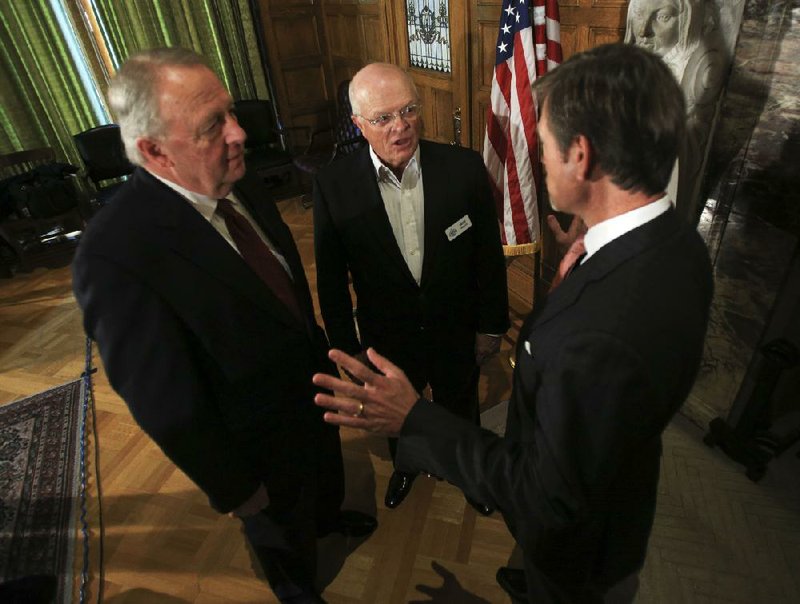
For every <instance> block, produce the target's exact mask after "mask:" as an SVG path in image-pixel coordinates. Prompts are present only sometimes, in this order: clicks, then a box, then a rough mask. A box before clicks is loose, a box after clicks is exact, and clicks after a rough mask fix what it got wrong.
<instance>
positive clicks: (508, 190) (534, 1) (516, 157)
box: [483, 0, 561, 255]
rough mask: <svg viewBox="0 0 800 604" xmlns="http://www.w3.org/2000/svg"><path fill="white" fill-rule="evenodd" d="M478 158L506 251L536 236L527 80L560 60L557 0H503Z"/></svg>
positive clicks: (522, 250) (523, 248)
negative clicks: (486, 176) (489, 185)
mask: <svg viewBox="0 0 800 604" xmlns="http://www.w3.org/2000/svg"><path fill="white" fill-rule="evenodd" d="M495 50H496V55H495V68H494V78H493V79H492V96H491V106H490V107H489V110H488V114H487V118H486V137H485V139H484V141H483V161H484V162H485V163H486V168H487V170H488V171H489V177H490V180H491V181H492V188H493V190H494V198H495V204H496V206H497V213H498V216H499V218H500V222H501V223H502V226H503V228H502V238H503V245H504V246H505V250H506V254H507V255H517V254H526V253H532V252H533V251H534V247H535V243H536V242H537V241H538V240H539V209H538V206H537V195H536V181H537V179H538V178H539V173H538V172H539V170H538V165H539V151H538V145H537V138H536V121H537V115H536V106H535V104H534V101H533V95H532V94H531V83H532V82H533V81H534V80H535V79H536V78H537V77H538V76H541V75H544V74H545V73H546V72H547V71H548V70H549V69H553V68H554V67H555V66H557V65H558V64H559V63H561V34H560V25H559V14H558V2H557V0H503V12H502V14H501V16H500V32H499V33H498V35H497V47H496V49H495Z"/></svg>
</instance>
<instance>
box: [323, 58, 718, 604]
mask: <svg viewBox="0 0 800 604" xmlns="http://www.w3.org/2000/svg"><path fill="white" fill-rule="evenodd" d="M534 92H535V93H536V97H537V101H538V104H539V107H540V110H541V116H540V117H541V119H540V122H539V136H540V139H541V144H542V162H543V164H544V167H545V170H546V173H547V176H546V183H547V190H548V192H549V195H550V200H551V204H552V205H553V207H554V208H555V209H557V210H560V211H562V212H567V213H569V214H573V215H574V216H576V217H578V218H580V219H582V220H583V222H584V223H585V224H586V226H587V227H588V231H587V232H586V234H585V237H584V238H583V239H580V238H579V239H578V240H576V242H575V244H574V245H573V246H572V249H571V250H570V251H569V252H568V254H567V256H565V258H567V257H572V258H575V259H578V258H580V256H581V253H580V251H579V250H578V249H577V248H580V247H583V248H585V256H584V257H583V260H582V263H581V264H579V265H576V266H575V267H574V268H573V270H572V272H571V273H568V270H567V268H568V267H567V266H566V263H562V267H561V269H562V270H561V271H560V274H562V275H566V278H565V279H564V280H563V281H562V282H561V283H560V284H559V285H558V286H557V287H556V288H555V289H554V290H552V291H551V292H550V293H549V294H548V296H547V299H546V300H545V302H544V304H542V305H541V306H540V307H538V308H537V311H536V312H535V313H533V314H532V315H531V316H529V317H528V318H527V319H526V321H525V323H524V324H523V326H522V329H521V330H520V336H519V341H518V345H517V353H516V358H517V365H516V368H515V371H514V389H513V392H512V398H511V402H510V405H509V411H508V420H507V428H506V435H505V437H498V436H496V435H494V434H492V433H490V432H487V431H483V430H481V429H480V428H478V427H476V426H474V425H472V424H470V423H468V422H464V421H462V420H460V419H458V418H456V417H453V416H452V415H451V414H449V413H447V411H446V410H444V409H441V408H440V407H438V406H436V405H432V404H430V403H429V402H428V401H427V400H425V399H423V398H420V396H419V394H418V393H417V391H416V390H415V388H414V387H413V385H412V384H411V383H410V382H409V380H408V379H407V378H406V377H405V375H404V374H403V372H402V370H400V369H399V368H398V367H397V366H395V365H394V364H392V363H391V362H390V361H389V360H387V359H386V358H385V357H383V356H381V355H379V354H377V353H376V352H375V351H374V350H369V351H368V352H367V356H368V358H369V361H370V362H371V363H372V364H373V365H374V366H375V367H377V369H378V370H379V372H380V373H377V372H373V371H371V370H370V369H368V368H367V367H365V366H364V365H363V364H361V363H359V362H358V360H356V359H354V358H352V357H349V356H348V355H346V354H344V353H343V352H341V351H338V350H334V351H331V353H330V355H329V356H330V358H331V359H333V360H334V361H335V362H337V363H339V364H340V365H341V366H342V367H343V368H344V369H345V370H347V371H349V372H350V373H351V374H353V375H354V376H355V377H356V378H357V379H358V380H360V381H362V382H363V385H361V386H360V385H358V384H355V383H350V382H345V381H342V380H338V379H336V378H333V377H332V376H330V375H322V374H318V375H316V376H314V382H315V383H316V384H317V385H319V386H321V387H324V388H330V389H334V390H336V391H337V393H339V394H341V395H346V396H347V397H350V398H334V397H333V396H330V395H327V394H319V395H317V403H318V404H320V405H322V406H325V407H328V408H330V409H334V410H338V411H340V413H338V414H337V413H327V414H326V415H325V419H326V421H329V422H331V423H334V424H338V425H346V426H351V427H357V428H363V429H367V430H371V431H375V432H380V433H385V434H394V435H399V437H400V438H399V443H398V453H397V467H398V468H400V469H401V470H403V471H415V470H426V471H429V472H432V473H434V474H436V475H438V476H441V477H443V478H445V479H446V480H448V481H450V482H452V483H453V484H455V485H456V486H458V487H459V488H461V489H463V490H464V491H465V493H468V494H469V495H470V496H471V497H474V498H476V499H478V500H480V501H485V502H487V503H489V504H490V505H493V506H495V507H496V508H497V509H498V510H500V512H502V514H503V517H504V519H505V521H506V523H507V524H508V526H509V529H510V530H511V532H512V534H513V535H514V538H515V539H516V541H517V543H518V544H519V546H520V547H521V549H522V551H523V554H524V566H525V569H524V576H523V577H522V578H520V577H518V576H517V575H516V573H514V571H513V570H512V569H507V568H502V569H500V570H499V571H498V581H499V582H500V583H501V585H503V586H504V588H505V589H506V590H507V591H509V592H510V593H512V597H513V598H514V599H515V601H517V600H523V599H525V600H527V601H529V602H531V603H533V602H537V603H541V602H631V601H632V600H633V598H634V596H635V594H636V590H637V588H638V572H639V570H640V569H641V567H642V565H643V563H644V558H645V553H646V550H647V541H648V538H649V535H650V530H651V528H652V523H653V516H654V513H655V503H656V488H657V484H658V475H659V463H660V456H661V434H662V432H663V431H664V429H665V427H666V426H667V424H668V423H669V421H670V419H671V418H672V417H673V415H674V414H675V413H676V412H677V410H678V409H679V407H680V406H681V404H682V403H683V401H684V399H685V398H686V396H687V394H688V393H689V390H690V388H691V386H692V383H693V381H694V378H695V375H696V373H697V369H698V367H699V363H700V358H701V354H702V348H703V339H704V334H705V329H706V324H707V321H708V308H709V304H710V300H711V294H712V282H711V267H710V263H709V258H708V253H707V251H706V249H705V246H704V244H703V242H702V240H701V239H700V237H699V235H698V234H697V232H696V231H695V230H694V229H692V228H691V227H690V226H688V225H686V224H685V223H684V222H683V221H682V220H680V219H679V218H678V217H677V215H676V213H675V210H674V209H673V208H672V206H671V204H670V200H669V199H668V198H667V197H666V196H665V195H664V193H663V191H664V188H665V187H666V185H667V182H668V181H669V177H670V173H671V171H672V165H673V163H674V161H675V157H676V154H677V150H678V147H679V144H680V141H681V139H682V137H683V135H684V125H685V119H686V118H685V110H684V101H683V95H682V93H681V90H680V88H679V87H678V84H677V82H676V81H675V79H674V77H673V76H672V74H671V73H670V71H669V69H668V68H667V67H666V66H665V65H664V63H663V62H662V61H661V60H660V59H659V58H658V57H657V56H656V55H654V54H652V53H650V52H648V51H646V50H644V49H641V48H637V47H634V46H630V45H624V44H615V45H607V46H601V47H598V48H595V49H593V50H590V51H588V52H585V53H581V54H578V55H575V56H573V57H571V58H570V59H569V60H568V61H566V62H564V63H563V64H562V65H561V66H559V67H558V68H557V69H555V70H554V71H552V72H551V73H548V74H547V75H546V76H545V77H543V78H542V79H539V80H537V81H536V83H535V84H534ZM520 579H521V580H520Z"/></svg>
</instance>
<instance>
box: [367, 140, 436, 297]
mask: <svg viewBox="0 0 800 604" xmlns="http://www.w3.org/2000/svg"><path fill="white" fill-rule="evenodd" d="M369 155H370V157H371V158H372V164H373V165H374V166H375V175H376V177H377V179H378V188H379V189H380V191H381V198H382V199H383V205H384V206H385V207H386V214H387V215H388V216H389V224H391V226H392V232H393V233H394V238H395V239H396V240H397V245H398V247H399V248H400V253H401V254H402V255H403V259H404V260H405V261H406V264H407V265H408V270H410V271H411V274H412V275H413V276H414V279H415V280H416V282H417V284H419V282H420V280H421V279H422V258H423V255H424V253H425V203H424V196H423V193H422V167H421V166H420V164H419V147H417V150H416V151H415V152H414V156H413V157H412V158H411V160H410V161H409V162H408V165H407V166H406V167H405V169H404V170H403V177H402V178H401V179H400V180H398V179H397V176H395V174H394V172H392V171H391V169H389V168H387V167H386V166H385V165H384V164H383V162H382V161H381V160H380V158H379V157H378V156H377V155H376V154H375V151H373V149H372V147H370V148H369Z"/></svg>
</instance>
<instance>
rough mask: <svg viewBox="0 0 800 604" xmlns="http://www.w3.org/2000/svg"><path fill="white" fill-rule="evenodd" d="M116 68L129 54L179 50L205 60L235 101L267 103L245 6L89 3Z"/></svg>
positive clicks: (222, 0) (212, 0) (119, 0)
mask: <svg viewBox="0 0 800 604" xmlns="http://www.w3.org/2000/svg"><path fill="white" fill-rule="evenodd" d="M95 6H96V8H97V17H98V20H99V21H101V23H102V26H103V27H104V31H103V36H104V37H105V39H106V41H107V45H108V47H109V48H110V49H111V51H112V60H114V61H115V63H116V65H117V66H119V65H120V64H121V63H122V62H124V61H125V59H126V58H127V57H128V56H130V55H131V54H133V53H135V52H137V51H139V50H145V49H148V48H155V47H160V46H183V47H186V48H191V49H193V50H195V51H196V52H198V53H200V54H202V55H203V56H204V57H206V58H207V59H208V61H209V63H210V64H211V67H212V68H213V69H214V71H216V73H217V74H218V75H219V76H220V78H221V79H222V81H223V82H224V83H225V85H226V86H227V88H228V90H229V91H230V93H231V95H232V96H233V97H234V98H236V99H244V98H262V99H266V98H269V95H268V93H267V84H266V81H265V77H264V68H263V67H262V64H261V57H260V54H259V50H258V42H257V39H256V34H255V26H254V24H253V18H252V14H251V12H250V7H249V5H248V2H247V0H95Z"/></svg>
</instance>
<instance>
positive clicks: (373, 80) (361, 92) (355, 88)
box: [349, 63, 419, 115]
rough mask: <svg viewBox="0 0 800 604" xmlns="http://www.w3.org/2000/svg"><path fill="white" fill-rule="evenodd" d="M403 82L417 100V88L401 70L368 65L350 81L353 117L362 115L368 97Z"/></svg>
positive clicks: (389, 66)
mask: <svg viewBox="0 0 800 604" xmlns="http://www.w3.org/2000/svg"><path fill="white" fill-rule="evenodd" d="M398 80H399V81H402V82H405V84H406V86H407V87H408V88H409V89H410V90H411V91H413V95H414V99H415V100H419V94H417V87H416V86H415V85H414V80H412V79H411V76H410V75H408V74H407V73H406V72H405V71H404V70H403V69H401V68H400V67H398V66H397V65H392V64H391V63H370V64H369V65H367V66H366V67H363V68H362V69H361V70H359V71H358V73H356V75H354V76H353V79H352V80H350V90H349V94H350V105H351V106H352V108H353V113H354V114H355V115H363V111H364V110H365V107H366V106H368V104H369V102H370V97H372V96H374V95H375V93H376V92H377V91H378V90H380V89H382V88H385V87H386V86H387V85H388V84H392V83H395V82H397V81H398Z"/></svg>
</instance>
